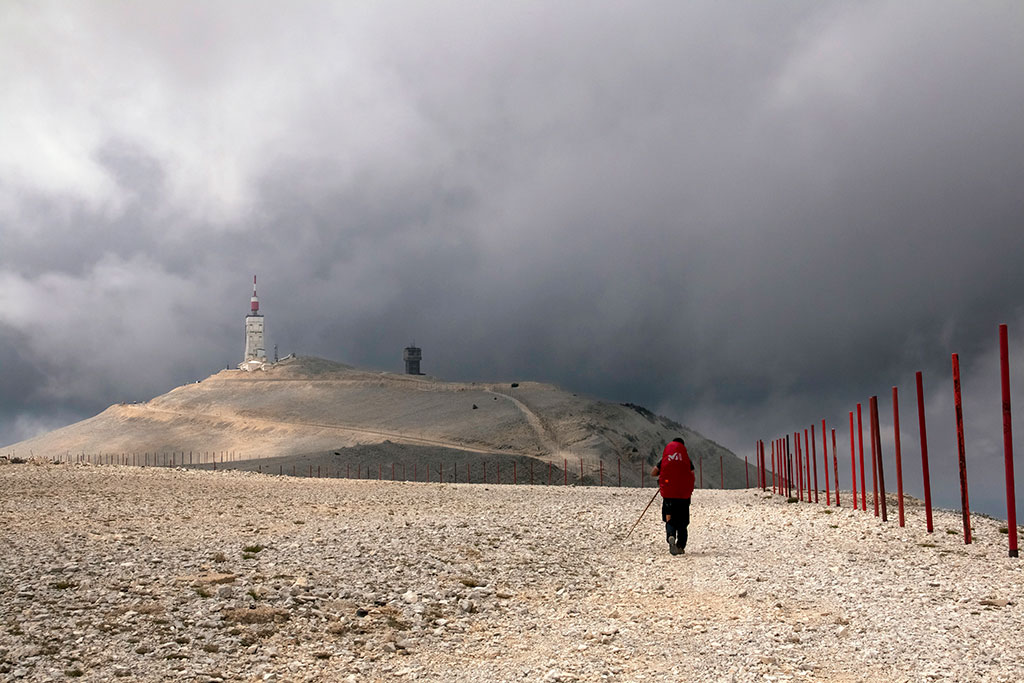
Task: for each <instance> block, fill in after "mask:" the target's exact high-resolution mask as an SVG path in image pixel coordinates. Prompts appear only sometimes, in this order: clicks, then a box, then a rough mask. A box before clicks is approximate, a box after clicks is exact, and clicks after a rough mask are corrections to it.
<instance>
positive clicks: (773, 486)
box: [772, 440, 778, 493]
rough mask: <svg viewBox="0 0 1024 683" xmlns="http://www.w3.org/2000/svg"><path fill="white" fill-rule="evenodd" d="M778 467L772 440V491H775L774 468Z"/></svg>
mask: <svg viewBox="0 0 1024 683" xmlns="http://www.w3.org/2000/svg"><path fill="white" fill-rule="evenodd" d="M776 469H778V467H777V466H776V465H775V440H773V441H772V493H776V490H775V470H776Z"/></svg>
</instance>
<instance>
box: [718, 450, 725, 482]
mask: <svg viewBox="0 0 1024 683" xmlns="http://www.w3.org/2000/svg"><path fill="white" fill-rule="evenodd" d="M724 459H725V456H724V455H722V454H721V453H719V454H718V475H719V478H720V479H721V480H722V487H721V488H722V490H725V463H724V462H723V460H724Z"/></svg>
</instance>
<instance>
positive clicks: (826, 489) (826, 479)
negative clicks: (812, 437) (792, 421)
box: [821, 420, 832, 507]
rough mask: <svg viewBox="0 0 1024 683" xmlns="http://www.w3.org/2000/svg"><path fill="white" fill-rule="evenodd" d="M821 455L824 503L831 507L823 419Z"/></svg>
mask: <svg viewBox="0 0 1024 683" xmlns="http://www.w3.org/2000/svg"><path fill="white" fill-rule="evenodd" d="M821 457H822V459H823V460H824V461H825V505H826V506H827V507H832V493H831V490H830V488H829V485H828V432H826V431H825V420H822V421H821Z"/></svg>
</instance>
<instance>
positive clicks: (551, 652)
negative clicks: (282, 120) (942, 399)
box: [0, 461, 1024, 683]
mask: <svg viewBox="0 0 1024 683" xmlns="http://www.w3.org/2000/svg"><path fill="white" fill-rule="evenodd" d="M2 462H3V461H0V519H3V524H0V548H3V551H2V552H0V680H4V681H9V680H10V681H63V680H68V679H77V680H83V681H109V680H117V679H120V680H140V681H165V680H177V681H190V682H191V681H196V682H202V683H220V682H221V681H310V682H313V681H346V682H358V683H361V682H370V681H467V682H469V681H673V682H674V681H739V682H747V681H750V682H754V681H872V682H874V681H923V682H927V681H1018V680H1020V678H1021V672H1022V671H1024V656H1022V654H1021V647H1020V637H1021V633H1022V632H1024V610H1022V609H1021V601H1022V596H1021V590H1022V589H1021V587H1022V585H1024V582H1022V580H1024V569H1022V564H1021V561H1020V560H1017V559H1011V558H1008V557H1007V556H1006V535H1005V534H1003V533H1001V530H1000V528H999V527H1000V525H1001V524H1002V523H1001V522H998V521H996V520H991V519H986V518H978V517H976V518H975V520H974V533H975V539H976V540H975V542H974V543H973V544H971V545H969V546H965V545H964V544H963V540H962V537H961V536H960V534H959V524H960V519H959V515H958V514H957V513H953V512H949V511H937V512H936V515H935V527H936V529H935V533H933V534H927V533H926V532H925V528H924V527H925V523H924V513H923V510H922V509H921V508H919V507H917V506H915V505H911V506H910V507H909V508H908V510H907V526H906V527H905V528H900V527H899V526H898V525H897V524H896V522H895V521H890V522H888V523H883V522H881V521H879V519H878V518H876V517H874V516H873V515H872V514H871V513H870V512H867V513H865V512H861V511H853V510H851V509H850V508H849V507H843V508H838V509H837V508H831V509H830V508H826V507H825V506H824V505H812V504H805V503H794V504H787V503H786V502H785V499H784V498H781V497H778V496H773V495H771V494H770V493H768V494H765V493H762V492H760V491H755V490H745V491H743V490H727V491H698V492H697V494H696V495H695V496H694V500H693V507H692V519H693V521H692V524H691V526H690V543H689V545H688V546H687V549H686V554H685V555H682V556H672V555H669V553H668V552H667V548H666V544H665V542H664V534H663V527H662V525H661V522H660V519H659V518H658V515H657V508H656V506H655V508H654V509H652V510H650V511H649V512H648V514H647V515H646V516H645V517H644V518H643V520H642V521H641V522H640V524H639V525H638V527H637V528H636V531H635V532H634V533H633V534H632V535H631V536H629V537H628V538H624V537H625V536H626V533H627V531H628V530H629V528H630V527H631V526H632V525H633V523H634V522H635V521H636V519H637V516H638V515H639V514H640V511H641V510H642V509H643V507H644V505H645V504H646V503H647V501H648V500H650V492H651V491H650V489H637V488H617V487H603V488H601V487H590V486H582V487H556V486H496V485H481V484H438V483H430V484H426V483H412V482H389V481H384V482H378V481H365V480H364V481H357V480H337V479H300V478H293V477H271V476H266V475H259V474H255V473H249V472H230V471H229V472H225V471H217V472H199V471H192V470H182V469H180V468H153V467H150V468H139V467H124V466H89V465H78V464H75V465H70V464H61V465H55V464H31V463H30V464H21V465H13V464H6V465H5V464H2ZM823 497H824V496H822V498H823ZM846 501H849V495H848V493H845V492H844V502H846Z"/></svg>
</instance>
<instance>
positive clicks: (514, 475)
mask: <svg viewBox="0 0 1024 683" xmlns="http://www.w3.org/2000/svg"><path fill="white" fill-rule="evenodd" d="M516 464H517V463H516V461H515V460H513V461H512V485H513V486H514V485H516V484H518V483H519V477H518V476H517V474H516Z"/></svg>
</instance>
